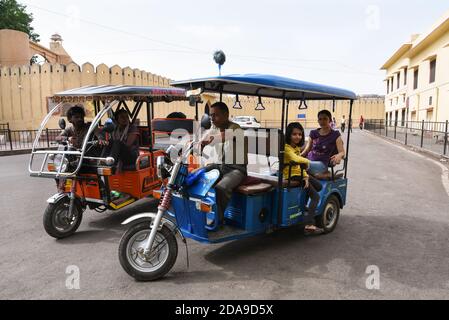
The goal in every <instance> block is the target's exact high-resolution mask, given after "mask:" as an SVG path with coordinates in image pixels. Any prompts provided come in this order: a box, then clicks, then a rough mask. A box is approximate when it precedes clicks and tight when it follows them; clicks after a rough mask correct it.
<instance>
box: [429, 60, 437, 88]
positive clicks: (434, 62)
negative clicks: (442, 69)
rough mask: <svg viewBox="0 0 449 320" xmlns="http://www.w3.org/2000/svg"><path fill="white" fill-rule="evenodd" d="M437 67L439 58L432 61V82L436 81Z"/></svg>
mask: <svg viewBox="0 0 449 320" xmlns="http://www.w3.org/2000/svg"><path fill="white" fill-rule="evenodd" d="M436 68H437V59H434V60H432V61H430V83H434V82H435V74H436Z"/></svg>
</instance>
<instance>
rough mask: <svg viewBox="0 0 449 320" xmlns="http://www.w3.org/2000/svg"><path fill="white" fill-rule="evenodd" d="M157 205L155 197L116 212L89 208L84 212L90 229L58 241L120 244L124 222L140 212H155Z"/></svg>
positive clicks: (68, 243) (63, 242)
mask: <svg viewBox="0 0 449 320" xmlns="http://www.w3.org/2000/svg"><path fill="white" fill-rule="evenodd" d="M157 205H158V202H157V201H156V200H154V199H143V200H140V201H138V202H136V203H134V204H132V205H130V206H128V207H126V208H124V209H121V210H119V211H116V212H113V211H107V212H106V213H102V214H99V213H96V212H94V211H90V210H88V211H87V212H85V213H84V218H86V217H89V222H87V223H86V221H84V223H86V224H87V225H88V230H84V231H83V230H82V231H77V232H76V233H75V234H74V235H72V236H71V237H69V238H67V239H62V240H59V241H58V243H60V244H64V245H75V244H82V243H88V244H90V243H98V242H109V243H116V244H117V245H118V242H119V240H120V238H121V237H122V235H123V233H124V232H125V230H126V229H127V227H126V226H122V222H123V221H125V220H126V219H128V218H129V217H132V216H134V215H136V214H139V213H143V212H155V211H156V210H157ZM86 220H87V219H86ZM82 223H83V222H82Z"/></svg>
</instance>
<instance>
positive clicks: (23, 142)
mask: <svg viewBox="0 0 449 320" xmlns="http://www.w3.org/2000/svg"><path fill="white" fill-rule="evenodd" d="M60 133H61V129H45V130H44V131H43V133H42V135H41V137H40V138H39V141H38V145H37V148H39V149H50V148H54V147H56V146H57V143H56V137H57V136H59V134H60ZM37 134H38V130H11V129H10V127H9V124H8V123H6V124H0V151H17V150H31V149H32V148H33V143H34V140H35V139H36V135H37Z"/></svg>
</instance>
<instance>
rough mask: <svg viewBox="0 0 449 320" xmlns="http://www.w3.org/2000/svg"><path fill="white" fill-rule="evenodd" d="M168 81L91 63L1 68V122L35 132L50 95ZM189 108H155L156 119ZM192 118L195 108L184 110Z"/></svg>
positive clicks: (137, 70)
mask: <svg viewBox="0 0 449 320" xmlns="http://www.w3.org/2000/svg"><path fill="white" fill-rule="evenodd" d="M169 83H170V80H169V79H167V78H164V77H162V76H159V75H156V74H152V73H150V72H146V71H142V70H139V69H131V68H129V67H126V68H123V69H122V68H121V67H120V66H117V65H115V66H112V67H108V66H107V65H105V64H100V65H98V66H97V67H95V66H94V65H92V64H91V63H85V64H83V65H82V66H78V65H77V64H75V63H71V64H68V65H61V64H49V63H45V64H43V65H33V66H14V67H3V68H1V69H0V123H9V124H10V128H11V129H13V130H15V129H17V130H19V129H20V130H22V129H36V128H38V127H39V124H40V123H41V121H42V119H43V117H44V116H45V115H46V114H47V112H48V108H49V104H48V98H50V97H51V96H53V94H55V93H57V92H61V91H65V90H68V89H73V88H78V87H82V86H95V85H109V84H111V85H143V86H162V87H168V86H169ZM182 106H184V107H188V104H187V103H185V102H175V103H172V104H169V105H167V104H165V107H163V108H160V107H158V106H156V108H155V113H156V116H158V117H162V116H165V115H167V114H168V113H170V112H173V111H178V110H180V109H183V108H182ZM184 109H185V110H187V112H186V113H187V114H188V116H193V114H194V108H189V109H187V108H184Z"/></svg>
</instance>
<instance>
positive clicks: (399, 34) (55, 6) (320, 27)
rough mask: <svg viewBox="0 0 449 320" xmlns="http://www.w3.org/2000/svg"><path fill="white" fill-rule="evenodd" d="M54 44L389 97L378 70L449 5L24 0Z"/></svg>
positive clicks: (141, 64) (85, 54)
mask: <svg viewBox="0 0 449 320" xmlns="http://www.w3.org/2000/svg"><path fill="white" fill-rule="evenodd" d="M18 1H19V2H21V3H23V4H25V5H27V7H28V11H29V12H32V13H33V15H34V19H35V20H34V22H33V26H34V27H35V29H36V32H37V33H39V34H40V36H41V43H42V44H44V45H46V46H47V45H48V43H49V41H50V40H49V38H50V36H51V35H52V34H53V33H55V32H57V33H60V34H61V35H62V37H63V39H64V47H65V48H66V50H67V51H68V52H69V53H70V55H71V56H72V58H73V59H74V60H75V62H77V63H78V64H80V65H81V64H83V63H84V62H91V63H93V64H95V65H97V64H99V63H106V64H107V65H109V66H112V65H114V64H118V65H120V66H121V67H126V66H130V67H131V68H139V69H142V70H145V71H148V72H152V73H156V74H159V75H162V76H165V77H169V78H171V79H176V80H182V79H187V78H193V77H204V76H211V75H217V74H218V68H217V67H216V65H215V63H214V62H213V60H212V54H213V52H214V51H215V50H216V49H222V50H223V51H224V52H225V53H226V55H227V62H226V64H225V66H224V69H223V74H233V73H266V74H275V75H280V76H287V77H292V78H296V79H302V80H306V81H312V82H319V83H323V84H328V85H334V86H338V87H343V88H347V89H350V90H353V91H355V92H356V93H358V94H368V93H376V94H384V91H385V86H384V83H383V79H384V78H385V74H384V72H382V71H380V70H379V68H380V67H381V66H382V64H383V63H384V62H385V61H386V60H387V59H388V58H389V57H390V56H391V55H392V54H393V53H394V51H395V50H396V49H397V48H399V46H400V45H401V44H402V43H403V42H405V41H408V40H409V38H410V36H411V34H413V33H424V32H426V31H428V30H429V29H430V27H431V26H432V25H433V24H434V23H435V22H436V20H437V19H438V18H440V17H441V16H442V15H443V14H444V13H445V12H446V11H447V10H448V9H449V4H448V3H447V1H441V0H410V1H403V0H371V1H362V0H338V1H336V0H315V1H312V0H308V1H304V0H297V1H295V0H258V1H244V0H239V1H237V0H226V1H223V0H215V1H211V0H208V1H206V0H195V1H185V0H184V1H178V0H171V1H167V0H164V1H163V0H145V1H144V0H127V1H105V0H79V1H64V0H59V1H54V0H51V1H50V0H18Z"/></svg>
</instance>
